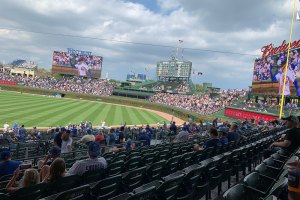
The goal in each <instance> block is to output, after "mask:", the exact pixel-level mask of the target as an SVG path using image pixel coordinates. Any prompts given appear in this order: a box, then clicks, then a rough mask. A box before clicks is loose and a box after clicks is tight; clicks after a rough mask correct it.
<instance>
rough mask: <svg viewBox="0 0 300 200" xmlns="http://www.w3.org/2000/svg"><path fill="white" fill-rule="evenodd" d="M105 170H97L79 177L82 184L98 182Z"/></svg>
mask: <svg viewBox="0 0 300 200" xmlns="http://www.w3.org/2000/svg"><path fill="white" fill-rule="evenodd" d="M104 172H105V169H97V170H92V171H87V172H85V173H84V174H83V175H82V176H81V177H82V179H83V182H84V183H86V184H87V183H93V182H96V181H99V180H101V179H102V178H103V176H104Z"/></svg>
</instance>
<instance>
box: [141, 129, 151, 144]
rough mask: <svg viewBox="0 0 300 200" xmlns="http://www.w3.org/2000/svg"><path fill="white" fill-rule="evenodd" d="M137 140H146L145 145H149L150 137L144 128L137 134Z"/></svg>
mask: <svg viewBox="0 0 300 200" xmlns="http://www.w3.org/2000/svg"><path fill="white" fill-rule="evenodd" d="M138 140H139V141H146V145H148V146H149V145H150V143H151V138H150V137H149V135H148V134H147V131H146V129H143V130H142V132H141V133H140V135H139V138H138Z"/></svg>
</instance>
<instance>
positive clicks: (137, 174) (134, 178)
mask: <svg viewBox="0 0 300 200" xmlns="http://www.w3.org/2000/svg"><path fill="white" fill-rule="evenodd" d="M145 170H146V167H141V168H138V169H134V170H132V171H130V172H128V173H125V174H123V177H122V186H123V190H124V191H126V192H128V191H131V190H133V189H134V188H137V187H139V186H140V185H141V183H142V180H143V178H144V175H145Z"/></svg>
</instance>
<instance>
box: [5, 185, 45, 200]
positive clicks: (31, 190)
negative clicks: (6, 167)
mask: <svg viewBox="0 0 300 200" xmlns="http://www.w3.org/2000/svg"><path fill="white" fill-rule="evenodd" d="M47 187H48V184H47V183H39V184H36V185H32V186H30V187H24V188H20V189H19V190H17V191H16V192H14V193H12V194H11V196H10V199H38V198H39V197H41V196H42V195H43V193H44V192H45V190H46V188H47ZM0 199H1V198H0Z"/></svg>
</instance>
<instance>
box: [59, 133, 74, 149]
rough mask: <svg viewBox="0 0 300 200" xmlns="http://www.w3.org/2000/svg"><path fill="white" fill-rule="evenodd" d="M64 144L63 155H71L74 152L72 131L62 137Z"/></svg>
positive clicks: (62, 147)
mask: <svg viewBox="0 0 300 200" xmlns="http://www.w3.org/2000/svg"><path fill="white" fill-rule="evenodd" d="M61 139H62V143H61V153H69V152H71V151H72V142H73V140H72V137H71V131H70V130H67V131H66V132H65V133H63V134H62V136H61Z"/></svg>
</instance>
